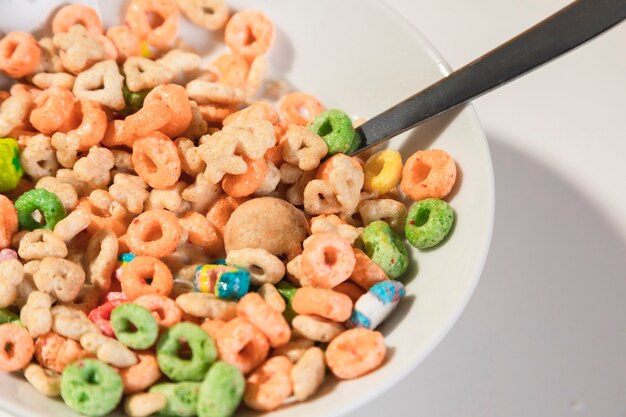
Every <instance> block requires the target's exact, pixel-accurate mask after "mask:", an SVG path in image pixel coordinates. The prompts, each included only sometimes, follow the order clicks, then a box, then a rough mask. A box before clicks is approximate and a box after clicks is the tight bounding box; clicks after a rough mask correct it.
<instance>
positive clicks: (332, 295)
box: [291, 287, 352, 323]
mask: <svg viewBox="0 0 626 417" xmlns="http://www.w3.org/2000/svg"><path fill="white" fill-rule="evenodd" d="M291 306H292V307H293V310H294V311H295V312H296V313H298V314H307V315H311V314H313V315H316V316H320V317H323V318H325V319H328V320H332V321H336V322H339V323H341V322H344V321H346V320H348V319H349V318H350V315H351V314H352V300H351V299H350V297H348V296H347V295H345V294H342V293H340V292H337V291H333V290H329V289H325V288H314V287H302V288H298V290H297V291H296V294H295V295H294V297H293V299H292V300H291Z"/></svg>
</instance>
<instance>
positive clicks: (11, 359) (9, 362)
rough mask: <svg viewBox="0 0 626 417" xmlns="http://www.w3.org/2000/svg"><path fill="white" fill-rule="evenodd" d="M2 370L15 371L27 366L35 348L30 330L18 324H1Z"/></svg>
mask: <svg viewBox="0 0 626 417" xmlns="http://www.w3.org/2000/svg"><path fill="white" fill-rule="evenodd" d="M0 344H1V345H2V346H3V349H1V350H0V371H2V372H15V371H17V370H20V369H23V368H25V367H26V366H27V365H28V364H29V363H30V360H31V359H32V357H33V352H34V350H35V348H34V344H33V339H32V337H30V335H29V334H28V331H27V330H26V329H25V328H24V327H22V326H18V325H17V324H13V323H4V324H0Z"/></svg>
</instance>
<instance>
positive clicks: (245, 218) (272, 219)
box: [224, 197, 309, 259]
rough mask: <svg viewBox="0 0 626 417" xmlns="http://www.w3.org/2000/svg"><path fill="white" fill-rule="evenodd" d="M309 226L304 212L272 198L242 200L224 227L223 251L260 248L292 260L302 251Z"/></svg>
mask: <svg viewBox="0 0 626 417" xmlns="http://www.w3.org/2000/svg"><path fill="white" fill-rule="evenodd" d="M308 229H309V225H308V223H307V221H306V218H305V217H304V213H303V212H302V211H301V210H298V209H297V208H295V207H294V206H293V205H291V204H289V203H288V202H286V201H284V200H280V199H278V198H273V197H262V198H255V199H252V200H249V201H246V202H245V203H243V204H242V205H240V206H239V207H237V209H235V211H234V212H233V214H232V215H231V216H230V219H229V220H228V223H226V228H225V229H224V245H225V248H226V252H229V251H231V250H236V249H245V248H261V249H265V250H267V251H268V252H270V253H271V254H273V255H276V256H278V257H286V258H287V259H292V258H294V257H295V256H297V255H298V254H300V252H302V241H303V240H304V239H305V238H306V237H307V232H308Z"/></svg>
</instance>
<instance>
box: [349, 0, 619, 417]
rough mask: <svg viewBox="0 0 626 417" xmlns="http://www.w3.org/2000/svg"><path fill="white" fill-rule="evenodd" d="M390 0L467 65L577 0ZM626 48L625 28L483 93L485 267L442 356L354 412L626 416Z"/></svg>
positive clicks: (441, 416) (452, 416) (479, 107)
mask: <svg viewBox="0 0 626 417" xmlns="http://www.w3.org/2000/svg"><path fill="white" fill-rule="evenodd" d="M385 2H386V3H388V4H389V6H391V7H392V8H394V9H396V10H397V11H398V12H399V13H400V14H402V15H403V16H404V17H405V18H406V19H408V20H409V21H410V22H411V23H412V24H413V25H414V26H415V27H417V28H418V29H419V30H420V31H421V32H422V33H423V34H424V35H425V36H426V38H428V39H429V40H430V41H431V42H432V43H433V44H434V46H435V48H436V49H438V50H439V52H440V53H441V54H442V55H443V57H444V58H445V59H446V60H447V61H448V63H449V64H450V66H451V67H452V68H453V69H458V68H460V67H461V66H463V65H464V64H466V63H468V62H470V61H471V60H473V59H474V58H476V57H478V56H480V55H482V54H484V53H485V52H487V51H489V50H491V49H492V48H494V47H496V46H497V45H499V44H501V43H502V42H504V41H506V40H508V39H510V38H511V37H513V36H515V35H517V34H518V33H520V32H522V31H524V30H526V29H527V28H529V27H530V26H532V25H534V24H535V23H537V22H539V21H540V20H541V19H543V18H544V17H546V16H548V15H550V14H551V13H553V12H555V11H557V10H558V9H560V8H561V7H563V6H565V5H566V4H568V3H569V2H568V1H565V0H472V1H466V0H437V1H433V0H385ZM625 45H626V24H622V25H621V26H619V27H617V28H616V29H614V30H612V31H611V32H609V33H607V34H605V35H604V36H602V37H601V38H598V39H596V40H595V41H593V42H592V43H590V44H587V45H585V46H583V47H582V48H580V49H578V50H576V51H574V52H572V53H571V54H569V55H567V56H565V57H563V58H561V59H559V60H558V61H556V62H553V63H551V64H549V65H548V66H546V67H543V68H541V69H540V70H538V71H536V72H534V73H532V74H530V75H527V76H525V77H524V78H522V79H519V80H517V81H515V82H513V83H512V84H510V85H508V86H506V87H503V88H501V89H499V90H497V91H495V92H492V93H490V94H488V95H487V96H484V97H483V98H480V99H478V100H477V101H476V102H475V103H474V106H475V108H476V111H477V113H478V117H479V118H480V120H481V122H482V124H483V127H484V129H485V132H486V134H487V138H488V140H489V146H490V148H491V153H492V158H493V164H494V170H495V183H496V215H495V224H494V233H493V240H492V244H491V251H490V254H489V257H488V259H487V263H486V266H485V270H484V272H483V275H482V278H481V280H480V282H479V283H478V287H477V289H476V292H475V293H474V295H473V297H472V298H471V300H470V302H469V304H468V306H467V308H466V310H465V312H464V313H463V314H462V315H461V318H460V319H459V321H458V322H457V324H456V325H455V326H454V327H453V329H452V331H451V332H450V333H449V335H448V336H447V337H446V338H445V339H444V340H443V342H442V343H441V344H440V345H439V346H438V347H437V348H436V349H435V350H434V351H433V353H431V355H430V356H428V358H427V359H426V360H425V361H424V362H422V364H420V365H419V366H418V367H417V368H416V369H415V370H414V371H413V372H412V373H411V374H410V375H409V376H408V377H406V378H405V379H404V380H402V381H401V382H400V383H399V384H397V385H396V386H394V387H393V388H392V389H391V390H390V391H388V392H387V393H386V394H384V395H382V396H381V397H379V398H377V399H375V400H373V401H371V402H370V403H369V404H368V405H367V406H365V407H364V408H362V409H360V410H358V411H356V412H354V413H352V414H350V417H357V416H358V417H374V416H376V417H379V416H382V415H385V414H388V413H389V412H390V411H391V412H393V413H394V414H395V415H400V416H438V417H447V416H449V417H465V416H480V417H491V416H494V417H495V416H498V417H501V416H507V417H513V416H520V417H522V416H523V417H527V416H551V417H556V416H575V417H577V416H604V417H609V416H619V417H624V416H626V186H625V180H626V102H625V99H626V46H625ZM411 93H412V92H407V95H408V94H411ZM415 331H419V329H415Z"/></svg>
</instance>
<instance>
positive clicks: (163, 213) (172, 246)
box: [127, 209, 180, 258]
mask: <svg viewBox="0 0 626 417" xmlns="http://www.w3.org/2000/svg"><path fill="white" fill-rule="evenodd" d="M127 235H128V238H127V243H128V247H129V249H130V250H131V252H132V253H134V254H136V255H146V256H153V257H155V258H163V257H165V256H167V255H169V254H171V253H172V252H174V251H175V250H176V246H177V245H178V242H179V240H180V226H179V224H178V219H177V218H176V216H175V215H174V214H173V213H171V212H169V211H167V210H163V209H154V210H148V211H145V212H143V213H141V214H140V215H139V216H137V217H136V218H135V219H134V220H133V221H132V222H131V223H130V226H128V232H127Z"/></svg>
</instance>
